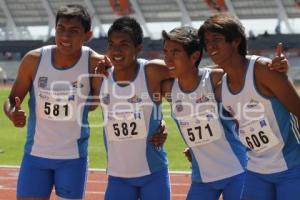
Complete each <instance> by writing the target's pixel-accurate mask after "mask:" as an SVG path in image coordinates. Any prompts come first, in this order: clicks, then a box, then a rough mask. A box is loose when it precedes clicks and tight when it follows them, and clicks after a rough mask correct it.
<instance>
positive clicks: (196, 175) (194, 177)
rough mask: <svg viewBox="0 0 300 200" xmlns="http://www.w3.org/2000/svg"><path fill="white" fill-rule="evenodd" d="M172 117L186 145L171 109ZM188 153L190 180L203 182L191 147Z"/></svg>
mask: <svg viewBox="0 0 300 200" xmlns="http://www.w3.org/2000/svg"><path fill="white" fill-rule="evenodd" d="M172 118H173V119H174V121H175V123H176V125H177V129H178V131H179V134H180V135H181V137H182V139H183V141H184V143H185V144H186V145H187V146H188V144H187V142H186V141H185V138H184V136H183V135H182V131H181V129H180V126H179V123H178V120H177V119H176V117H175V114H174V112H173V111H172ZM190 153H191V156H192V181H195V182H203V180H202V178H201V174H200V170H199V164H198V162H197V160H196V157H195V154H194V152H193V149H192V148H190Z"/></svg>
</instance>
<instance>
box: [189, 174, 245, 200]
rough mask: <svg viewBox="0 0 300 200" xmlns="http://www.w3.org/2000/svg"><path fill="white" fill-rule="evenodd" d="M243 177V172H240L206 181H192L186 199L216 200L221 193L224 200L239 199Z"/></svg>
mask: <svg viewBox="0 0 300 200" xmlns="http://www.w3.org/2000/svg"><path fill="white" fill-rule="evenodd" d="M244 178H245V173H242V174H238V175H235V176H232V177H229V178H225V179H222V180H219V181H213V182H208V183H198V182H192V184H191V187H190V189H189V192H188V195H187V200H218V199H219V197H220V196H221V194H222V195H223V199H224V200H239V199H240V198H241V194H242V189H243V184H244Z"/></svg>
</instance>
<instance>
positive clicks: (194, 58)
mask: <svg viewBox="0 0 300 200" xmlns="http://www.w3.org/2000/svg"><path fill="white" fill-rule="evenodd" d="M200 56H201V52H200V51H195V52H194V53H192V55H191V57H190V58H191V60H192V62H193V63H194V64H195V63H196V61H197V60H198V59H199V58H200Z"/></svg>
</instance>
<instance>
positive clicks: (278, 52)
mask: <svg viewBox="0 0 300 200" xmlns="http://www.w3.org/2000/svg"><path fill="white" fill-rule="evenodd" d="M282 49H283V44H282V43H281V42H279V43H278V44H277V47H276V56H279V57H280V56H281V54H282Z"/></svg>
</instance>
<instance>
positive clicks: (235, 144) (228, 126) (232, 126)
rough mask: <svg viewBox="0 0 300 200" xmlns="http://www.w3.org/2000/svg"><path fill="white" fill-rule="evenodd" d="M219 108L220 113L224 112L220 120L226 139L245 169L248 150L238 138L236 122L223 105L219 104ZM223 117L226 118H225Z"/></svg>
mask: <svg viewBox="0 0 300 200" xmlns="http://www.w3.org/2000/svg"><path fill="white" fill-rule="evenodd" d="M219 108H220V109H219V112H222V115H221V117H220V118H219V119H220V122H221V124H222V127H223V130H224V134H225V137H226V139H227V141H228V144H229V145H230V147H231V149H232V151H233V152H234V154H235V156H236V157H237V158H238V160H239V162H240V164H241V166H242V167H243V168H244V169H245V168H246V165H247V148H246V147H245V146H244V145H243V144H242V143H241V141H240V140H239V139H238V138H237V137H236V135H237V133H236V132H237V127H236V123H235V121H234V120H233V119H232V117H231V116H230V114H229V113H228V112H227V111H226V109H225V108H224V107H223V106H222V105H221V104H219ZM222 116H224V118H223V117H222Z"/></svg>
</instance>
